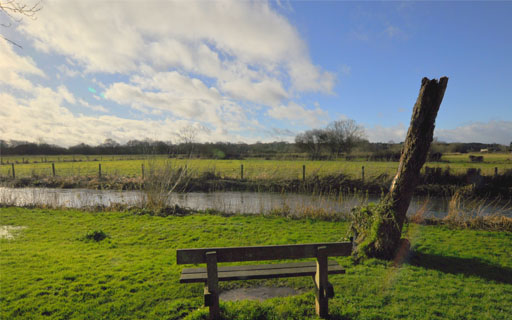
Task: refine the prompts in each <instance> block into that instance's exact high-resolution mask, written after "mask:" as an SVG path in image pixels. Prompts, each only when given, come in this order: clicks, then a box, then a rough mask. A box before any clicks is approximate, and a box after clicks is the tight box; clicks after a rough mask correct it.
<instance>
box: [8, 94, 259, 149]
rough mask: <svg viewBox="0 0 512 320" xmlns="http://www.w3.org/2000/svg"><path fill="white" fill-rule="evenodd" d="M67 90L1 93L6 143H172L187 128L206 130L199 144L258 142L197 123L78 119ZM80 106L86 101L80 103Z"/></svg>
mask: <svg viewBox="0 0 512 320" xmlns="http://www.w3.org/2000/svg"><path fill="white" fill-rule="evenodd" d="M68 100H70V97H69V96H68V92H67V89H65V88H62V89H58V90H56V91H55V90H52V89H50V88H42V87H37V88H36V90H35V92H34V96H33V97H31V98H29V99H19V98H16V97H14V96H12V95H10V94H7V93H0V101H2V106H3V108H0V119H1V122H2V126H0V132H1V133H2V138H3V139H13V140H32V141H35V140H36V139H37V138H38V137H44V140H45V141H46V142H48V143H52V144H57V145H61V146H70V145H74V144H78V143H82V142H85V143H88V144H91V145H96V144H99V143H101V142H103V141H104V140H105V139H106V138H112V139H114V140H116V141H119V142H122V143H125V142H127V141H129V140H131V139H145V138H151V139H158V140H164V141H168V140H171V139H172V138H174V137H175V136H176V133H177V132H179V130H180V129H181V128H183V127H187V126H196V127H198V128H203V129H201V130H200V131H199V133H198V140H199V141H227V140H229V139H233V140H234V141H242V140H245V141H255V140H256V138H248V139H247V138H246V137H243V136H241V135H238V134H233V133H231V132H228V131H222V130H213V131H211V130H208V129H206V128H205V127H204V126H202V125H201V124H199V123H197V122H195V121H189V120H178V119H175V118H172V117H167V118H165V119H162V120H151V119H136V120H134V119H125V118H121V117H117V116H112V115H102V116H84V115H80V114H79V115H75V114H73V113H72V112H71V111H70V110H69V109H67V108H66V107H64V106H63V104H64V103H66V102H68ZM78 103H80V104H82V103H83V101H82V100H80V99H78Z"/></svg>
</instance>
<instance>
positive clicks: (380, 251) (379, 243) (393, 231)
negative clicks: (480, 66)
mask: <svg viewBox="0 0 512 320" xmlns="http://www.w3.org/2000/svg"><path fill="white" fill-rule="evenodd" d="M447 84H448V78H447V77H442V78H441V79H439V81H437V80H436V79H433V80H429V79H427V78H423V79H422V81H421V88H420V93H419V95H418V99H417V100H416V104H415V105H414V109H413V113H412V118H411V124H410V126H409V130H408V132H407V137H406V139H405V143H404V146H403V149H402V155H401V157H400V164H399V166H398V172H397V174H396V176H395V178H394V179H393V182H392V184H391V189H390V191H389V193H388V194H387V195H386V196H385V197H384V199H383V200H382V202H381V203H380V204H379V206H378V209H377V210H375V212H373V214H374V215H375V216H374V217H373V223H372V226H371V231H368V232H369V233H367V235H366V237H367V238H366V239H364V241H360V242H364V248H363V250H364V253H365V255H367V256H371V257H377V258H384V259H393V258H394V256H395V253H396V251H397V249H398V248H399V245H400V237H401V234H402V227H403V224H404V221H405V217H406V213H407V209H408V208H409V204H410V202H411V198H412V195H413V192H414V188H416V185H417V184H418V180H419V175H420V170H421V167H422V166H423V164H425V160H426V159H427V153H428V151H429V148H430V144H431V143H432V138H433V134H434V127H435V125H434V123H435V120H436V116H437V112H438V110H439V107H440V105H441V102H442V100H443V96H444V92H445V90H446V86H447Z"/></svg>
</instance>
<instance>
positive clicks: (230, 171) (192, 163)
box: [0, 153, 512, 180]
mask: <svg viewBox="0 0 512 320" xmlns="http://www.w3.org/2000/svg"><path fill="white" fill-rule="evenodd" d="M474 155H477V156H479V155H482V154H474ZM483 156H484V161H483V162H481V163H473V162H470V161H469V154H448V155H445V156H443V158H442V162H430V163H427V164H426V166H429V167H440V168H448V167H449V168H450V171H451V172H452V173H463V172H465V171H466V170H467V169H468V168H479V169H480V170H481V173H482V174H483V175H493V174H494V170H495V168H496V167H497V168H498V172H504V171H505V170H509V169H512V155H511V154H504V153H501V154H483ZM2 161H3V163H4V164H3V165H1V166H0V175H1V176H10V175H12V172H11V168H12V167H11V164H12V163H14V164H15V173H16V177H29V176H50V175H52V174H53V173H52V164H51V163H52V162H54V165H55V174H56V175H57V176H90V175H97V174H98V169H99V168H98V167H99V164H101V171H102V174H103V175H120V176H140V175H141V174H142V164H144V166H145V168H146V170H149V168H151V167H154V166H161V165H164V164H165V165H171V166H174V167H185V166H186V167H187V168H188V170H190V172H191V173H192V174H193V175H196V176H197V175H201V174H202V173H204V172H212V173H215V174H217V175H219V176H221V177H225V178H240V175H241V165H243V166H244V178H245V179H248V180H268V179H300V178H302V166H303V165H305V166H306V176H308V177H311V176H315V175H318V176H326V175H336V174H340V173H342V174H346V175H348V176H350V177H351V178H360V177H361V174H362V167H363V166H364V167H365V177H366V178H372V177H376V176H379V175H381V174H387V175H393V174H395V173H396V169H397V167H398V162H383V161H363V160H358V161H345V160H337V161H309V160H306V161H300V160H262V159H246V160H213V159H168V158H166V157H165V156H156V157H152V158H145V156H144V155H115V156H111V155H106V156H101V155H93V156H83V155H77V156H72V155H65V156H16V157H3V158H2ZM46 161H47V162H46Z"/></svg>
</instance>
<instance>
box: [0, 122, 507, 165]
mask: <svg viewBox="0 0 512 320" xmlns="http://www.w3.org/2000/svg"><path fill="white" fill-rule="evenodd" d="M178 136H179V141H180V142H179V143H171V142H165V141H155V140H150V139H145V140H130V141H128V142H126V143H125V144H121V143H119V142H117V141H115V140H113V139H106V140H105V141H104V142H103V143H101V144H99V145H96V146H92V145H88V144H85V143H80V144H77V145H74V146H71V147H68V148H64V147H61V146H57V145H53V144H48V143H44V142H39V143H34V142H27V141H13V140H11V141H4V140H0V157H1V156H9V155H66V154H70V155H73V154H75V155H79V154H80V155H120V154H125V155H140V154H148V155H150V154H165V155H168V156H169V157H193V158H209V159H243V158H263V159H284V158H286V159H294V158H304V157H308V158H310V159H337V158H340V157H343V158H345V159H347V160H351V159H353V158H365V159H366V160H372V161H399V160H400V153H401V149H402V144H401V143H394V142H392V141H391V142H388V143H371V142H369V141H368V140H367V139H366V135H365V132H364V128H363V127H362V126H360V125H358V124H357V123H356V122H355V121H354V120H340V121H335V122H332V123H331V124H329V125H328V126H326V127H325V128H321V129H312V130H307V131H304V132H301V133H299V134H297V136H296V137H295V143H289V142H283V141H276V142H269V143H262V142H256V143H252V144H247V143H242V142H239V143H230V142H215V143H209V142H207V143H199V142H197V141H196V139H195V136H196V134H195V132H193V130H192V129H187V130H182V132H180V134H179V135H178ZM483 149H486V150H487V151H488V152H506V151H512V143H511V145H510V147H508V146H504V145H500V144H484V143H445V142H439V141H437V140H434V142H433V143H432V145H431V148H430V153H429V156H428V160H429V161H439V160H440V159H441V156H442V154H443V153H455V152H457V153H468V152H479V151H481V150H483Z"/></svg>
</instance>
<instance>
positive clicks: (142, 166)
mask: <svg viewBox="0 0 512 320" xmlns="http://www.w3.org/2000/svg"><path fill="white" fill-rule="evenodd" d="M141 170H142V180H144V163H142V164H141Z"/></svg>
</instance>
